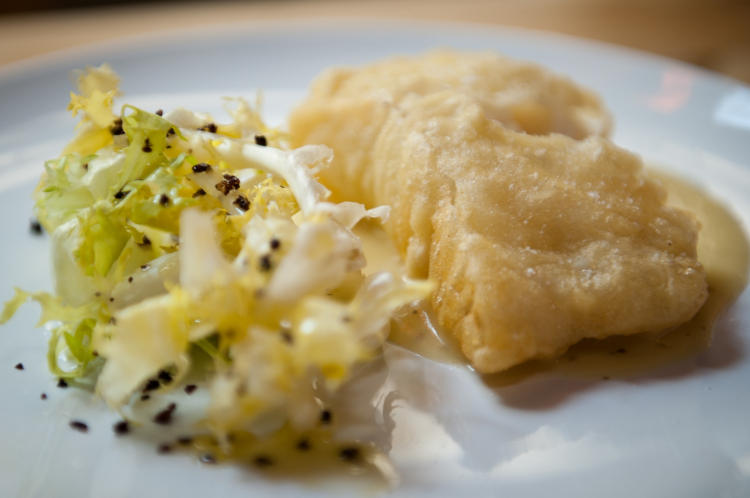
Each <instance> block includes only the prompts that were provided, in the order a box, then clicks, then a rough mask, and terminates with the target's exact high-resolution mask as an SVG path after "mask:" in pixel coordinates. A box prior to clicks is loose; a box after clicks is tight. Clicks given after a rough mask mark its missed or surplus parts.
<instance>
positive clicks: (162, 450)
mask: <svg viewBox="0 0 750 498" xmlns="http://www.w3.org/2000/svg"><path fill="white" fill-rule="evenodd" d="M170 451H172V447H171V446H170V445H168V444H166V443H164V444H160V445H159V447H158V448H157V449H156V452H157V453H160V454H162V455H163V454H164V453H169V452H170Z"/></svg>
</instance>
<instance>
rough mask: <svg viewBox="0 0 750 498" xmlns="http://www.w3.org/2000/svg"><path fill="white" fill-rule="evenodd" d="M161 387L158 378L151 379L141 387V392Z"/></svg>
mask: <svg viewBox="0 0 750 498" xmlns="http://www.w3.org/2000/svg"><path fill="white" fill-rule="evenodd" d="M160 387H161V384H159V381H158V380H154V379H151V380H149V381H148V382H146V386H145V387H144V388H143V392H144V393H146V392H149V391H155V390H156V389H159V388H160Z"/></svg>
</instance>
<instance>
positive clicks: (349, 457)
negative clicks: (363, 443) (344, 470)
mask: <svg viewBox="0 0 750 498" xmlns="http://www.w3.org/2000/svg"><path fill="white" fill-rule="evenodd" d="M339 458H340V459H342V460H344V461H345V462H354V461H355V460H359V448H355V447H348V448H342V449H341V451H339Z"/></svg>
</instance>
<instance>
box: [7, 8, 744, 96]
mask: <svg viewBox="0 0 750 498" xmlns="http://www.w3.org/2000/svg"><path fill="white" fill-rule="evenodd" d="M197 27H199V29H201V36H202V37H206V38H210V39H216V38H220V37H222V36H226V35H227V34H229V35H232V36H236V35H241V34H242V32H249V33H250V34H249V35H248V36H250V37H251V36H256V35H258V34H262V33H263V32H273V31H278V29H279V28H282V29H287V30H289V29H292V28H294V27H298V28H299V27H301V28H303V29H306V30H307V31H311V32H314V31H327V32H328V31H330V29H331V28H333V29H338V30H339V32H343V31H352V32H356V31H357V30H359V29H362V28H363V27H364V28H365V29H374V28H377V27H381V28H382V27H385V28H388V29H400V30H406V29H407V28H410V27H411V28H412V29H414V28H416V29H419V30H437V29H446V28H448V29H450V30H451V31H452V32H453V33H454V34H463V33H468V34H470V35H474V36H476V35H481V36H493V35H495V36H503V35H506V36H515V37H520V38H525V39H527V40H529V41H542V42H544V43H545V44H546V43H554V42H557V43H565V44H568V45H578V47H576V48H580V49H585V50H598V51H605V52H608V53H612V54H616V55H617V56H619V57H625V58H633V59H639V60H641V61H643V62H648V63H651V64H659V65H662V66H663V65H670V66H671V67H680V68H683V69H686V70H690V71H692V72H695V73H697V74H700V75H701V76H704V77H706V78H707V79H709V80H711V81H712V83H724V84H732V85H735V86H739V87H741V88H745V89H747V90H750V83H745V82H743V81H740V80H738V79H736V78H733V77H731V76H729V75H726V74H722V73H718V72H716V71H712V70H710V69H707V68H704V67H701V66H698V65H696V64H693V63H690V62H685V61H682V60H679V59H675V58H672V57H668V56H665V55H661V54H657V53H654V52H649V51H647V50H643V49H638V48H633V47H628V46H625V45H618V44H616V43H612V42H607V41H602V40H595V39H591V38H585V37H581V36H576V35H571V34H567V33H559V32H556V31H548V30H543V29H538V28H527V27H521V26H510V25H505V24H495V23H489V22H487V23H485V22H478V21H447V20H437V19H408V18H399V17H378V16H373V17H365V16H341V17H332V16H320V17H309V16H308V17H290V18H276V19H264V20H243V21H225V22H215V23H207V24H202V25H196V26H178V27H170V28H164V29H158V30H154V31H149V32H145V33H135V34H126V35H120V36H115V37H112V38H107V39H104V40H99V41H91V42H86V43H83V44H80V45H74V46H72V47H66V48H61V49H57V50H52V51H49V52H45V53H42V54H38V55H34V56H31V57H27V58H24V59H21V60H18V61H13V62H10V63H8V64H4V65H0V84H4V83H8V82H12V81H13V80H14V79H21V78H23V77H25V76H33V75H34V73H35V72H38V71H42V70H46V69H53V68H55V67H59V66H62V65H65V64H66V62H67V61H70V60H71V59H74V58H80V57H86V56H89V57H92V56H95V55H98V54H105V53H111V52H113V51H115V52H118V51H126V50H141V49H143V48H145V47H147V46H150V45H152V44H153V43H155V42H160V41H167V42H169V43H176V42H175V40H178V39H179V38H180V37H182V36H185V37H187V36H186V35H194V32H195V29H196V28H197ZM68 65H69V64H68Z"/></svg>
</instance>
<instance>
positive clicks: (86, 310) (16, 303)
mask: <svg viewBox="0 0 750 498" xmlns="http://www.w3.org/2000/svg"><path fill="white" fill-rule="evenodd" d="M13 290H14V291H15V295H14V296H13V297H12V298H11V299H9V300H8V301H6V302H5V303H4V305H3V311H2V313H0V325H2V324H4V323H5V322H7V321H8V320H10V319H11V318H13V315H15V314H16V311H18V308H20V307H21V305H22V304H24V303H25V302H26V301H28V300H29V299H31V300H33V301H36V302H37V303H39V305H40V306H41V307H42V314H41V316H40V317H39V321H38V322H37V326H40V325H44V324H45V323H47V322H49V321H52V320H60V321H62V322H70V321H76V320H82V319H85V318H94V319H97V318H99V317H100V316H101V315H102V307H101V304H100V303H88V304H85V305H83V306H76V307H73V306H65V305H64V304H62V300H61V299H60V297H58V296H53V295H51V294H49V293H47V292H26V291H24V290H21V289H19V288H17V287H14V288H13Z"/></svg>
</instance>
